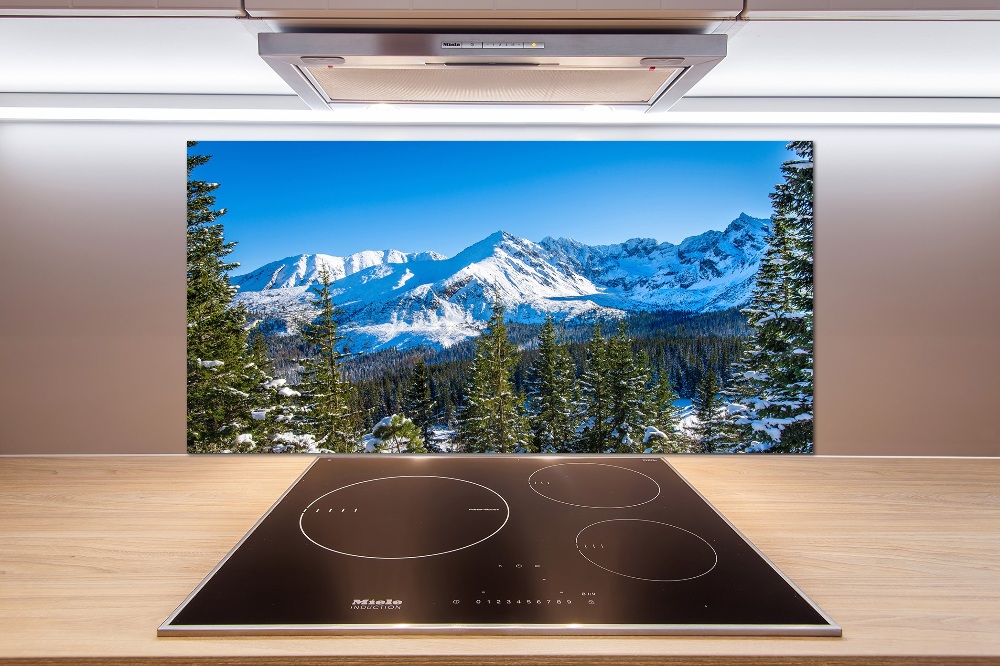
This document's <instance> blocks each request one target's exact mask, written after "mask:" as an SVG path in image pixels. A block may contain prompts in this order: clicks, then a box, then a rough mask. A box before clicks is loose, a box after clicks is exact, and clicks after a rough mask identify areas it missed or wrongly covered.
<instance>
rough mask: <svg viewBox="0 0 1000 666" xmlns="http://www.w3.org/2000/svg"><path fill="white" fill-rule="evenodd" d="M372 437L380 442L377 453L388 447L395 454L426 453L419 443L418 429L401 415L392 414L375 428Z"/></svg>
mask: <svg viewBox="0 0 1000 666" xmlns="http://www.w3.org/2000/svg"><path fill="white" fill-rule="evenodd" d="M372 435H373V436H375V437H376V438H377V439H379V440H380V441H381V444H380V445H379V447H378V449H376V450H378V451H380V450H382V447H383V446H389V447H391V448H392V449H393V450H395V451H396V453H404V452H406V453H427V449H426V448H424V446H423V444H422V443H421V441H420V429H419V428H417V426H416V424H414V423H413V421H411V420H410V419H408V418H406V417H405V416H403V415H402V414H393V415H392V416H391V417H388V418H385V419H382V421H381V422H380V423H379V424H378V425H376V426H375V429H374V430H373V431H372Z"/></svg>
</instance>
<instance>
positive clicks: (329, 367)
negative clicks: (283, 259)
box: [299, 270, 364, 453]
mask: <svg viewBox="0 0 1000 666" xmlns="http://www.w3.org/2000/svg"><path fill="white" fill-rule="evenodd" d="M313 292H314V294H315V298H314V299H313V301H312V304H313V306H314V307H315V308H316V309H317V310H319V314H318V315H317V316H316V318H315V319H314V320H313V321H312V322H310V323H309V324H307V325H305V326H304V327H303V330H302V336H303V338H304V339H305V340H306V341H307V342H309V343H310V344H311V345H312V346H313V349H314V353H313V355H312V356H310V357H308V358H306V359H304V360H303V361H302V366H303V370H302V379H303V381H302V383H301V384H299V389H300V390H301V392H302V394H303V400H304V402H306V403H307V405H308V406H307V408H306V410H305V411H304V412H303V414H302V416H301V417H300V423H301V424H302V426H303V428H304V429H305V430H306V432H308V433H310V434H312V435H313V436H314V437H315V439H316V443H317V445H318V446H320V447H322V448H323V449H326V450H329V451H333V452H335V453H353V452H357V451H358V450H359V442H360V438H361V432H360V429H361V424H362V423H363V421H364V415H363V414H362V413H361V411H360V409H359V406H358V401H357V396H356V391H355V389H354V386H353V385H351V383H350V382H348V381H347V380H346V379H344V377H343V373H342V371H341V365H342V363H343V361H344V359H345V358H346V357H347V356H348V354H347V353H345V352H343V351H341V350H340V346H341V341H342V339H343V338H342V337H341V335H340V334H339V332H338V330H337V329H338V327H337V316H338V314H339V311H338V310H337V308H336V307H334V305H333V300H332V298H331V294H330V274H329V273H327V272H326V270H321V271H320V274H319V283H318V285H315V286H314V287H313Z"/></svg>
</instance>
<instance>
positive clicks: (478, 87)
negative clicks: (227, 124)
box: [307, 66, 678, 104]
mask: <svg viewBox="0 0 1000 666" xmlns="http://www.w3.org/2000/svg"><path fill="white" fill-rule="evenodd" d="M307 71H308V72H309V75H310V77H311V78H312V79H313V81H315V82H316V85H317V86H318V87H319V89H320V90H322V92H323V94H324V95H325V96H326V98H327V100H328V101H330V102H333V103H335V102H372V103H374V102H393V103H399V102H407V103H409V102H425V103H434V102H437V103H470V102H471V103H476V102H478V103H494V104H589V103H592V101H593V100H595V99H599V100H602V102H603V103H605V104H648V103H649V102H650V100H652V99H653V98H654V97H655V96H656V94H657V93H658V92H659V91H660V90H661V89H662V88H663V87H664V86H665V85H666V84H667V83H668V82H669V81H670V80H671V79H672V78H673V77H674V76H675V75H676V74H677V72H678V70H677V69H652V70H648V69H646V70H606V69H604V70H581V69H537V68H534V69H526V68H524V67H516V68H515V67H503V66H495V67H447V68H440V69H436V68H433V69H431V68H428V69H357V68H339V67H330V68H326V67H310V68H308V70H307Z"/></svg>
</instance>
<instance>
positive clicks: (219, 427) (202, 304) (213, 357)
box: [187, 141, 269, 453]
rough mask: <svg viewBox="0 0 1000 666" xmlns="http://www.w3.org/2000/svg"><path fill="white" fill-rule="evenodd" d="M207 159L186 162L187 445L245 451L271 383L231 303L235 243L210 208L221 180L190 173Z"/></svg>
mask: <svg viewBox="0 0 1000 666" xmlns="http://www.w3.org/2000/svg"><path fill="white" fill-rule="evenodd" d="M194 145H196V144H195V142H193V141H192V142H188V147H189V148H191V147H193V146H194ZM209 159H211V158H210V156H207V155H190V154H189V155H188V159H187V173H188V181H187V449H188V452H190V453H212V452H220V451H234V452H241V451H251V450H253V449H254V448H255V443H254V441H253V434H252V430H254V419H253V416H252V412H254V411H257V410H260V409H265V408H266V407H267V399H266V397H265V396H264V395H263V394H262V393H261V392H260V390H259V389H260V387H261V386H262V385H263V384H264V383H265V382H266V381H268V380H269V377H268V376H267V375H268V368H267V367H266V366H267V365H268V362H267V361H266V357H265V358H260V357H256V356H254V355H252V354H250V353H249V351H248V347H247V314H246V310H245V309H244V308H243V307H242V306H240V305H233V304H232V303H231V300H232V297H233V294H234V293H235V289H234V288H233V287H232V286H231V285H230V282H229V271H230V270H232V269H234V268H236V267H237V266H239V264H237V263H232V262H227V261H226V260H225V258H226V257H227V256H229V254H231V253H232V251H233V248H234V247H235V245H236V243H227V242H226V240H225V237H224V229H223V225H222V224H221V223H219V222H217V220H218V218H219V217H221V216H222V215H224V214H225V212H226V211H225V209H224V208H219V209H216V208H215V196H214V195H213V194H212V192H214V191H215V190H216V189H217V188H218V187H219V185H218V184H217V183H209V182H206V181H203V180H196V179H194V178H193V177H192V171H193V170H194V169H196V168H197V167H199V166H201V165H203V164H205V163H207V162H208V161H209Z"/></svg>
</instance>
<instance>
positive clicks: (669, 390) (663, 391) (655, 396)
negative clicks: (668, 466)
mask: <svg viewBox="0 0 1000 666" xmlns="http://www.w3.org/2000/svg"><path fill="white" fill-rule="evenodd" d="M677 399H678V395H677V391H676V390H675V389H674V386H673V384H672V383H671V381H670V372H669V370H667V369H666V368H661V369H660V371H659V373H658V375H657V377H656V383H655V384H654V386H653V387H652V390H651V391H650V392H649V402H648V404H647V406H646V412H647V414H648V422H649V424H650V425H652V426H653V427H654V428H656V430H657V431H658V432H659V433H661V435H656V436H655V437H653V438H651V439H650V441H649V442H647V444H648V445H649V450H650V452H651V453H685V452H688V451H690V449H691V447H690V443H689V442H688V441H687V438H686V437H684V436H683V435H682V434H681V432H680V412H679V410H678V409H677V406H676V405H674V403H675V402H676V401H677Z"/></svg>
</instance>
